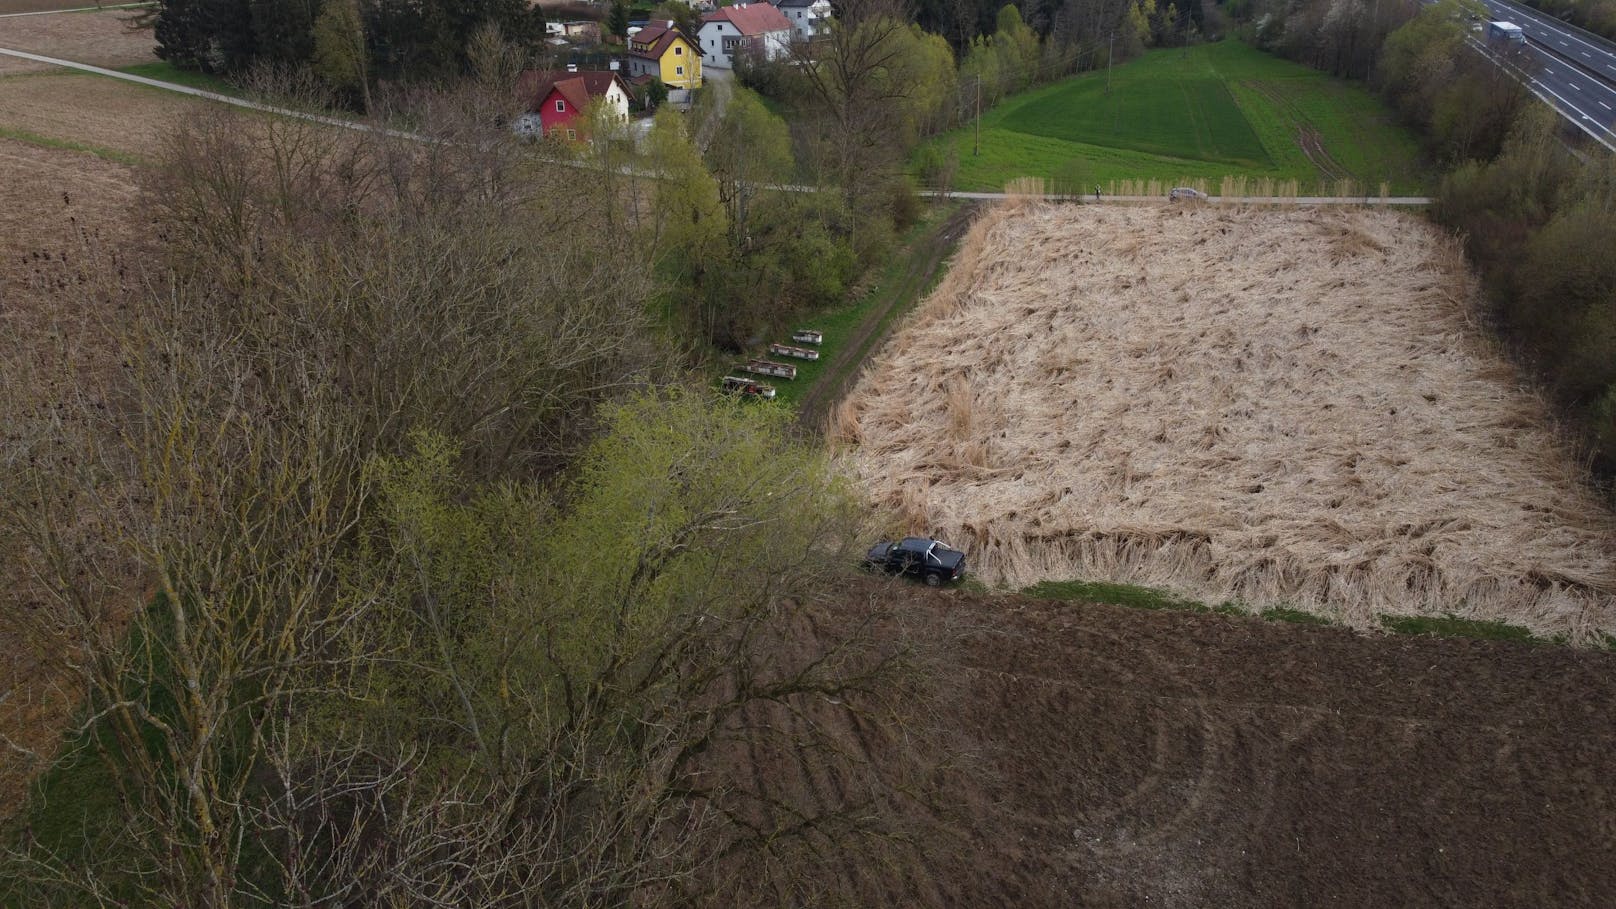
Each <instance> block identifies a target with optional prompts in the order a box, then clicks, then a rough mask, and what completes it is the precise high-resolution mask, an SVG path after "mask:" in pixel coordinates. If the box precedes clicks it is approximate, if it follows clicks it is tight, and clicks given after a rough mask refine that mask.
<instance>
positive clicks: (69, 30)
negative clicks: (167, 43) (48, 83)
mask: <svg viewBox="0 0 1616 909" xmlns="http://www.w3.org/2000/svg"><path fill="white" fill-rule="evenodd" d="M75 5H77V6H85V5H93V4H83V3H77V4H75ZM129 16H130V11H129V10H108V11H106V12H99V13H64V14H61V15H54V16H19V17H17V18H14V19H0V47H4V48H9V49H11V50H20V51H28V52H29V53H32V54H43V55H45V56H47V57H60V58H62V59H64V60H72V61H74V62H75V63H89V64H93V65H95V66H107V67H119V66H131V65H133V64H136V63H153V62H155V61H156V60H157V53H156V48H157V41H156V38H155V37H153V35H152V33H151V31H150V30H149V29H140V30H132V29H130V28H129V21H128V20H129ZM50 69H52V67H50V66H49V65H47V64H44V63H34V62H32V61H30V60H19V59H17V58H16V57H0V76H8V75H12V74H14V73H32V72H43V71H47V70H50Z"/></svg>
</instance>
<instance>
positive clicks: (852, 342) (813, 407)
mask: <svg viewBox="0 0 1616 909" xmlns="http://www.w3.org/2000/svg"><path fill="white" fill-rule="evenodd" d="M978 208H979V205H978V204H976V203H966V204H964V205H962V206H960V208H959V209H958V210H957V211H955V212H954V213H953V214H951V215H949V216H948V218H947V219H946V220H944V221H943V223H942V224H940V225H938V226H937V227H936V228H935V229H933V230H932V231H931V233H929V234H927V235H926V236H925V237H923V238H920V239H918V240H916V241H915V242H916V243H917V244H919V245H920V246H921V249H920V250H919V251H917V252H911V251H905V252H904V253H902V254H904V255H907V257H908V260H909V261H908V268H907V269H906V270H905V271H904V274H903V276H902V277H901V278H900V279H899V280H898V282H897V283H896V284H895V285H894V287H893V290H892V292H891V293H890V294H889V295H888V296H887V297H886V299H884V300H882V301H881V302H880V304H879V305H878V306H875V307H873V308H872V309H871V310H870V312H869V314H868V315H866V316H865V317H864V321H862V322H860V323H859V325H858V328H857V329H855V330H854V332H853V335H852V336H851V337H850V338H848V340H847V343H845V344H843V345H841V346H840V347H838V348H837V350H836V354H835V356H833V357H832V358H831V361H830V363H829V365H828V366H827V367H826V369H825V371H824V373H823V374H821V376H820V379H819V381H818V382H817V383H816V384H815V385H814V387H813V388H810V389H809V390H808V393H807V394H805V395H803V397H802V401H801V402H800V403H799V404H798V407H797V423H798V425H800V426H802V427H803V428H805V429H807V430H809V431H810V432H814V433H818V432H820V431H822V430H823V428H824V425H825V417H826V415H827V414H829V413H830V410H831V408H832V407H834V406H835V405H836V402H838V401H840V400H841V399H842V396H843V395H845V394H846V393H847V391H848V389H849V388H851V387H852V386H853V383H854V382H855V381H857V380H858V377H859V375H860V373H861V372H862V371H863V368H864V363H865V362H866V361H867V360H868V359H869V358H870V356H871V355H872V354H874V353H875V351H876V350H877V349H879V347H880V341H881V337H879V334H880V331H881V326H882V324H883V323H884V322H886V321H887V317H888V316H889V315H890V314H891V313H892V311H893V310H894V309H897V308H899V307H907V306H912V305H914V303H915V302H916V301H917V300H918V298H919V297H920V295H921V294H923V293H925V292H926V289H927V288H929V287H931V285H932V280H933V278H935V277H936V276H937V274H938V271H939V270H940V269H941V268H942V267H943V265H944V263H946V262H947V260H948V257H949V256H950V254H952V252H953V250H954V247H955V245H957V244H958V243H959V241H960V239H961V238H962V237H964V236H965V231H966V230H967V229H968V228H969V227H970V223H971V220H972V218H974V217H975V216H976V213H977V210H978Z"/></svg>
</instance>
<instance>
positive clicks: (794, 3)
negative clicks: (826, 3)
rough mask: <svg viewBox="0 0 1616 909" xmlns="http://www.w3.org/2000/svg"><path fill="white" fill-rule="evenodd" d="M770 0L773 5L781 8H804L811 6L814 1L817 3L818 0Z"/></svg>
mask: <svg viewBox="0 0 1616 909" xmlns="http://www.w3.org/2000/svg"><path fill="white" fill-rule="evenodd" d="M770 2H772V3H773V4H774V5H775V6H778V7H780V8H782V9H784V8H785V7H788V6H789V7H792V8H796V7H799V6H800V7H804V8H806V7H810V6H813V5H814V4H815V3H818V2H819V0H770Z"/></svg>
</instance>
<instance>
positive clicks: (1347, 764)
mask: <svg viewBox="0 0 1616 909" xmlns="http://www.w3.org/2000/svg"><path fill="white" fill-rule="evenodd" d="M869 583H870V586H871V588H872V589H874V588H880V587H883V586H886V587H887V590H886V591H885V592H884V593H883V592H880V591H877V592H876V593H874V594H873V595H875V596H886V597H888V598H897V599H900V600H902V601H903V606H902V608H901V612H902V613H903V614H905V615H906V616H907V622H908V623H909V624H910V625H911V626H913V627H929V628H932V629H941V630H940V631H937V633H938V634H939V635H940V636H941V637H943V638H945V639H946V644H947V646H948V648H949V651H948V655H947V658H946V662H943V663H941V664H940V668H939V669H938V670H937V671H938V673H939V678H940V680H941V686H940V687H941V689H942V691H941V693H942V695H943V697H944V699H945V700H946V701H947V702H948V703H947V704H946V707H945V708H944V712H943V714H942V715H943V716H944V719H943V720H941V722H942V723H943V725H944V726H945V727H946V730H945V731H946V732H947V733H949V734H951V735H952V736H953V737H955V738H956V740H957V741H959V742H961V743H962V744H963V745H964V746H965V747H964V751H965V752H967V753H973V754H974V755H975V757H974V760H973V763H972V764H971V765H970V766H967V767H962V768H959V769H956V770H953V771H949V772H947V773H945V774H943V775H941V776H940V777H939V778H938V780H937V782H938V784H939V788H940V791H941V793H942V801H941V803H940V804H939V805H938V807H937V811H936V813H935V814H933V817H934V818H943V819H946V820H945V821H944V822H943V825H942V826H943V827H944V828H945V829H942V830H938V831H934V832H933V833H931V834H930V835H928V836H925V837H921V838H917V839H916V840H915V841H913V842H911V843H908V844H906V845H904V846H902V847H900V848H899V849H898V850H897V853H898V854H897V855H895V856H886V857H884V859H883V860H882V861H876V860H874V859H873V858H872V856H873V855H874V853H873V852H870V851H868V850H865V849H863V848H860V849H854V850H847V849H844V850H840V851H838V850H834V849H833V850H831V851H829V852H827V853H826V855H825V862H826V866H827V875H828V877H829V879H830V880H829V881H828V882H822V883H821V885H820V886H822V887H823V891H822V892H824V893H826V894H831V895H832V898H831V900H830V901H831V902H833V903H834V902H845V903H847V904H849V905H932V906H950V907H955V906H993V907H999V906H1021V907H1032V906H1049V907H1072V906H1119V907H1121V906H1128V907H1133V906H1166V907H1175V906H1182V907H1201V906H1224V907H1232V906H1314V905H1330V906H1365V907H1384V906H1438V905H1441V906H1483V905H1485V906H1522V907H1539V906H1549V905H1553V906H1596V905H1608V904H1609V896H1610V894H1611V893H1612V892H1616V721H1613V720H1612V719H1611V717H1610V715H1609V713H1608V710H1607V706H1608V705H1609V704H1610V703H1611V702H1612V699H1613V698H1616V655H1613V654H1609V653H1599V652H1589V651H1579V650H1574V649H1570V648H1565V647H1558V646H1530V645H1522V644H1512V643H1498V642H1482V641H1473V640H1457V639H1439V638H1409V637H1381V636H1368V635H1361V634H1358V633H1355V632H1352V631H1350V630H1347V629H1343V628H1339V627H1317V626H1303V625H1293V624H1287V623H1271V622H1265V621H1263V620H1261V619H1254V618H1236V617H1228V616H1221V615H1209V614H1195V613H1184V612H1150V611H1142V610H1129V609H1125V608H1122V607H1111V606H1099V605H1086V604H1085V605H1080V604H1070V603H1055V602H1045V601H1035V600H1030V599H1025V598H1019V597H1009V598H996V597H981V596H974V595H969V594H963V593H952V592H942V593H933V592H927V591H924V590H921V589H919V588H917V587H915V586H912V585H908V584H902V583H899V584H891V585H890V586H888V585H886V582H878V581H871V582H869ZM865 593H866V591H860V590H855V591H850V598H858V597H859V596H861V595H863V594H865ZM916 713H917V714H918V713H919V711H916ZM866 740H868V737H867V736H865V735H862V734H860V735H852V734H850V735H849V736H848V737H847V741H848V742H850V743H852V742H856V741H866ZM854 747H856V746H854ZM872 757H873V758H874V760H875V766H876V767H878V768H880V770H879V772H880V773H881V774H887V775H891V774H895V773H897V772H898V771H900V770H901V769H903V768H904V767H905V766H909V767H911V768H912V767H913V766H914V765H916V764H926V763H929V762H931V761H933V760H934V757H935V756H934V755H931V754H917V753H914V752H913V751H911V753H908V754H903V753H890V752H883V753H877V754H872ZM852 783H856V781H852ZM852 783H844V782H840V781H838V780H837V779H835V778H834V777H832V778H828V779H827V778H810V777H809V776H806V775H798V776H795V777H792V776H787V777H783V778H781V779H777V780H776V781H775V784H776V786H777V787H778V788H777V790H776V791H777V792H778V793H779V794H781V795H783V796H786V797H788V798H790V797H799V796H801V795H802V794H803V793H805V792H807V793H809V794H812V795H813V798H815V799H817V800H819V801H821V802H829V803H832V804H834V803H835V801H836V799H837V798H838V797H839V796H838V793H845V792H846V791H848V789H849V788H850V787H851V786H852ZM760 899H762V900H763V901H765V902H766V901H767V900H768V897H767V896H765V897H761V898H760Z"/></svg>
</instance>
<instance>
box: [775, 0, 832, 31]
mask: <svg viewBox="0 0 1616 909" xmlns="http://www.w3.org/2000/svg"><path fill="white" fill-rule="evenodd" d="M769 2H771V3H773V4H774V6H775V8H777V9H779V10H780V12H781V13H783V14H784V15H785V17H786V19H787V20H788V21H790V22H791V26H792V27H793V28H795V29H796V30H797V37H798V38H800V39H802V40H803V41H811V40H813V39H814V38H817V37H819V36H820V35H823V34H824V33H825V30H826V29H827V28H829V27H830V17H831V9H830V0H769Z"/></svg>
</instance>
